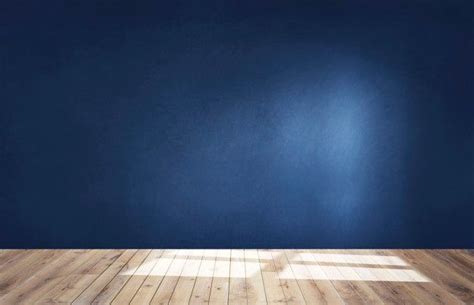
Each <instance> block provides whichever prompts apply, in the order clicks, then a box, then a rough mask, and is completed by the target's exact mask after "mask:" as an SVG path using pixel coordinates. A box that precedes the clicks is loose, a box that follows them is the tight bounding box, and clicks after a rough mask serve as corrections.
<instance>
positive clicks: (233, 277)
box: [229, 249, 247, 305]
mask: <svg viewBox="0 0 474 305" xmlns="http://www.w3.org/2000/svg"><path fill="white" fill-rule="evenodd" d="M229 304H230V305H242V304H245V305H246V304H247V284H246V282H245V262H244V250H237V249H235V250H231V253H230V283H229Z"/></svg>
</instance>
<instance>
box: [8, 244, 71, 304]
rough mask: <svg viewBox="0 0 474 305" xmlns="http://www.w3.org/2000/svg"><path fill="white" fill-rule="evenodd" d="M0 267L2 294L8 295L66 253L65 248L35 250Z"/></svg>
mask: <svg viewBox="0 0 474 305" xmlns="http://www.w3.org/2000/svg"><path fill="white" fill-rule="evenodd" d="M29 253H30V255H26V256H22V257H21V258H19V259H18V260H14V261H13V262H11V264H9V265H6V266H4V267H3V268H2V269H0V296H3V295H6V294H7V293H9V292H10V291H11V290H13V289H14V288H16V287H18V285H20V284H21V283H23V282H25V281H26V280H28V278H30V277H32V276H33V275H34V274H35V273H37V272H38V271H40V270H41V269H43V268H45V267H47V266H49V264H50V263H51V262H54V261H55V260H57V259H59V258H60V257H61V256H62V255H64V254H65V253H66V251H64V250H51V251H50V250H35V251H31V252H29Z"/></svg>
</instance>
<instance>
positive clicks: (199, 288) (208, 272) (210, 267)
mask: <svg viewBox="0 0 474 305" xmlns="http://www.w3.org/2000/svg"><path fill="white" fill-rule="evenodd" d="M216 254H217V250H203V251H202V260H201V266H200V267H199V272H198V276H197V279H196V283H195V284H194V289H193V292H192V295H191V299H190V301H189V304H190V305H204V304H206V305H207V304H208V303H209V299H210V296H211V287H212V276H213V275H214V270H215V263H216Z"/></svg>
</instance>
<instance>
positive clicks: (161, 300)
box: [150, 250, 187, 305]
mask: <svg viewBox="0 0 474 305" xmlns="http://www.w3.org/2000/svg"><path fill="white" fill-rule="evenodd" d="M186 259H187V250H178V252H177V253H176V256H175V258H174V259H173V262H172V263H171V266H170V267H169V269H168V271H167V272H166V275H165V277H164V279H163V281H162V282H161V285H160V286H159V287H158V289H157V290H156V293H155V295H154V296H153V298H152V300H151V303H150V304H155V305H157V304H159V305H164V304H168V303H169V301H170V299H171V296H172V295H173V292H174V289H175V287H176V285H177V283H178V280H179V277H180V276H181V272H182V271H183V269H184V265H185V264H186Z"/></svg>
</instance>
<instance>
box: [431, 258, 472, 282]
mask: <svg viewBox="0 0 474 305" xmlns="http://www.w3.org/2000/svg"><path fill="white" fill-rule="evenodd" d="M422 252H423V253H424V254H425V255H428V256H431V257H432V258H433V259H434V260H437V261H438V262H439V264H441V265H444V266H445V267H446V268H447V269H449V270H450V271H451V272H454V273H457V274H458V275H459V276H461V277H463V278H465V279H466V280H467V281H469V282H471V283H474V269H471V268H466V267H465V266H464V265H462V264H460V263H459V261H458V260H456V259H455V258H454V257H452V256H451V255H450V254H449V253H448V251H440V250H423V251H422Z"/></svg>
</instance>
